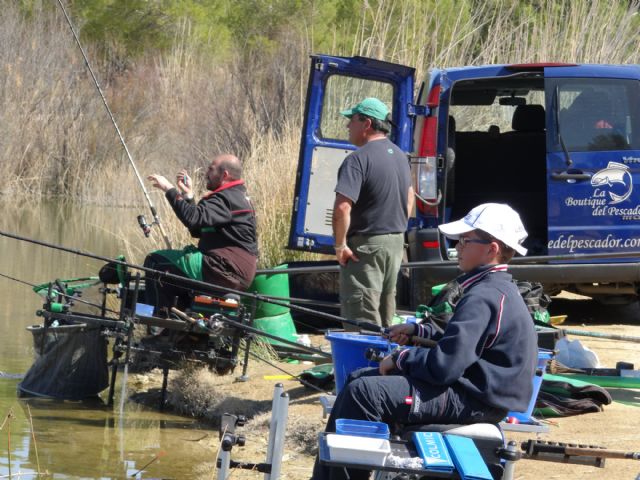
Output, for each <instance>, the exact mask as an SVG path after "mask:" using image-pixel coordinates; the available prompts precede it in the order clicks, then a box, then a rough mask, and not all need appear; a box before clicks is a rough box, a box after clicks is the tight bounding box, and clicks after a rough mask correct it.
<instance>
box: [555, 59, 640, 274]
mask: <svg viewBox="0 0 640 480" xmlns="http://www.w3.org/2000/svg"><path fill="white" fill-rule="evenodd" d="M547 70H548V71H547ZM547 70H545V91H546V99H547V125H549V128H548V130H549V131H548V135H547V152H548V154H547V175H548V180H547V198H548V252H549V254H550V255H558V254H574V253H604V252H622V251H631V252H633V251H638V250H639V249H640V222H639V220H640V80H639V79H640V69H638V68H637V67H631V66H629V67H627V66H625V67H616V66H604V65H598V66H594V65H584V66H576V67H560V68H552V69H547ZM607 261H608V262H610V261H611V260H607ZM621 261H629V259H627V260H621Z"/></svg>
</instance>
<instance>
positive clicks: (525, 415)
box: [507, 349, 553, 423]
mask: <svg viewBox="0 0 640 480" xmlns="http://www.w3.org/2000/svg"><path fill="white" fill-rule="evenodd" d="M551 357H553V352H552V351H551V350H543V349H540V350H538V366H537V367H536V373H535V374H534V375H533V393H532V394H531V399H530V400H529V406H527V410H526V411H524V412H509V413H507V418H509V417H512V418H515V419H516V420H518V422H519V423H531V414H532V413H533V409H534V408H535V406H536V400H537V399H538V393H540V387H541V386H542V376H543V374H544V371H545V368H546V367H547V363H548V362H549V360H551ZM538 373H539V375H538Z"/></svg>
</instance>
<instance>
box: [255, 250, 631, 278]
mask: <svg viewBox="0 0 640 480" xmlns="http://www.w3.org/2000/svg"><path fill="white" fill-rule="evenodd" d="M616 258H640V252H611V253H570V254H566V255H537V256H531V257H514V258H512V259H511V261H509V265H522V264H525V265H526V264H544V263H549V262H570V261H575V262H579V261H582V260H604V259H616ZM634 263H638V262H634ZM457 265H458V262H457V261H456V260H436V261H430V260H423V261H420V262H407V263H403V264H401V265H400V268H408V269H418V268H429V267H454V266H457ZM338 271H340V266H339V265H322V266H312V267H293V268H264V269H260V270H257V271H256V274H269V275H272V274H278V273H330V272H338Z"/></svg>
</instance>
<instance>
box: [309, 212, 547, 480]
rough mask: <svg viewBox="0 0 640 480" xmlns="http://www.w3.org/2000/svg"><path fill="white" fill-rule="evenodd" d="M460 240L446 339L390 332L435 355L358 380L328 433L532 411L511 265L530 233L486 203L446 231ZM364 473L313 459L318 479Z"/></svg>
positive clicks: (533, 348)
mask: <svg viewBox="0 0 640 480" xmlns="http://www.w3.org/2000/svg"><path fill="white" fill-rule="evenodd" d="M439 229H440V231H441V232H442V233H443V234H444V235H445V236H446V237H447V238H449V239H452V240H457V241H458V243H457V245H456V249H457V251H458V265H459V267H460V269H461V270H462V272H463V274H462V275H461V276H460V277H458V279H457V281H458V283H459V284H460V288H461V290H462V297H461V298H460V300H459V301H458V303H457V304H456V307H455V310H454V313H453V316H452V317H451V319H450V320H449V323H448V324H447V327H446V328H445V330H444V332H440V333H437V332H436V331H435V329H431V328H429V325H417V324H402V325H395V326H393V327H391V328H390V330H389V337H390V339H391V340H392V341H394V342H397V343H399V344H401V345H406V344H408V343H409V342H410V341H411V339H412V337H414V336H420V337H424V338H430V339H432V340H435V341H436V342H437V344H436V345H435V346H434V347H433V348H422V347H415V348H408V349H404V350H397V351H395V352H394V353H392V354H391V355H389V356H387V357H385V358H384V359H383V360H382V362H381V363H380V366H379V368H364V369H360V370H357V371H355V372H353V373H352V374H351V375H350V376H349V379H348V380H347V383H346V385H345V386H344V388H343V389H342V390H341V391H340V393H339V395H338V397H337V398H336V401H335V403H334V405H333V408H332V410H331V416H330V418H329V421H328V423H327V427H326V431H327V432H334V431H335V422H336V419H339V418H348V419H354V420H369V421H377V422H385V423H387V424H389V425H390V427H391V428H392V429H393V428H394V426H395V425H396V424H401V425H406V424H447V423H449V424H450V423H458V424H470V423H480V422H488V423H494V422H498V421H500V420H501V419H503V418H504V417H505V416H506V414H507V412H508V411H525V410H526V409H527V406H528V404H529V401H530V398H531V395H532V392H533V386H532V378H533V375H534V373H535V368H536V362H537V336H536V332H535V329H534V325H533V322H532V321H531V315H530V314H529V311H528V310H527V306H526V305H525V303H524V300H523V299H522V297H521V295H520V293H519V291H518V288H517V287H516V285H515V283H514V282H512V281H511V275H510V274H509V273H508V272H507V265H506V264H507V263H508V262H509V261H510V260H511V258H512V257H513V255H514V254H515V253H516V252H517V253H520V254H522V255H524V254H526V249H525V248H524V247H522V242H523V241H524V240H525V238H526V237H527V232H526V231H525V229H524V226H523V225H522V222H521V220H520V216H519V215H518V213H516V212H515V211H514V210H513V209H512V208H511V207H509V206H508V205H505V204H497V203H486V204H483V205H479V206H477V207H475V208H474V209H472V210H471V211H470V212H469V213H468V214H467V215H466V216H465V217H464V218H462V219H460V220H457V221H455V222H451V223H446V224H442V225H440V227H439ZM368 475H369V472H368V471H366V470H361V469H344V468H331V467H327V466H324V465H322V464H321V463H320V462H319V460H316V464H315V466H314V471H313V477H312V478H313V479H316V480H318V479H328V478H331V479H337V478H341V479H342V478H351V479H352V480H353V479H365V478H369V477H368Z"/></svg>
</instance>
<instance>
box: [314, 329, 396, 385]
mask: <svg viewBox="0 0 640 480" xmlns="http://www.w3.org/2000/svg"><path fill="white" fill-rule="evenodd" d="M325 337H326V338H327V340H329V341H330V342H331V356H332V357H333V371H334V375H335V378H336V395H337V394H338V393H340V390H342V387H343V386H344V384H345V382H346V381H347V377H348V376H349V374H350V373H351V372H353V371H354V370H357V369H359V368H363V367H377V366H378V365H379V363H378V362H373V361H371V360H368V359H367V358H366V357H365V352H366V351H367V349H368V348H374V349H376V350H378V351H380V352H382V353H383V354H387V353H389V352H391V350H393V349H394V348H396V347H397V346H398V345H397V344H396V343H390V342H389V341H387V340H385V339H384V338H382V337H379V336H376V335H360V334H358V333H346V332H328V333H327V334H326V335H325Z"/></svg>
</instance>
